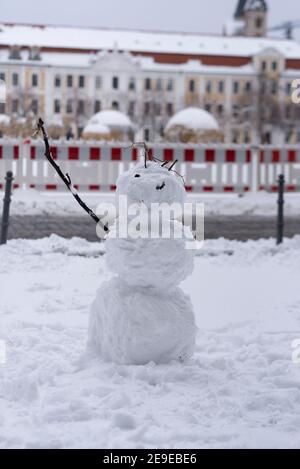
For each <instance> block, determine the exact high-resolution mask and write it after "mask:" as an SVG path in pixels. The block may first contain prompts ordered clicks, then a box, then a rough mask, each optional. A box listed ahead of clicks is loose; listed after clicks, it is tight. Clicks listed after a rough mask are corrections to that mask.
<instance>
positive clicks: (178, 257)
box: [89, 150, 196, 365]
mask: <svg viewBox="0 0 300 469" xmlns="http://www.w3.org/2000/svg"><path fill="white" fill-rule="evenodd" d="M141 153H142V154H141V160H140V161H139V162H138V163H137V164H136V165H134V167H133V168H131V169H129V170H128V171H125V172H124V173H123V174H121V175H120V177H119V178H118V180H117V190H116V199H117V200H118V199H120V198H122V197H126V201H128V204H131V208H132V204H135V209H134V211H135V213H134V214H133V213H130V209H129V210H128V211H127V210H121V213H120V216H119V217H117V218H116V220H115V222H114V224H113V226H112V227H111V230H110V232H109V234H108V236H107V240H106V243H105V244H106V260H107V266H108V267H109V268H110V271H111V272H112V273H113V274H116V275H117V277H116V278H112V279H111V280H109V281H108V282H104V283H103V285H102V286H101V287H100V289H99V290H98V292H97V296H96V299H95V301H94V303H93V306H92V309H91V319H90V326H89V346H90V348H91V349H92V350H94V351H96V352H97V353H99V354H100V355H101V356H102V357H104V358H106V359H109V360H112V361H114V362H115V363H120V364H129V365H145V364H147V363H149V362H155V363H156V364H161V363H169V362H170V361H172V360H179V361H181V362H184V361H186V360H187V359H189V358H190V357H191V356H192V354H193V351H194V345H195V335H196V326H195V318H194V313H193V308H192V304H191V301H190V298H189V297H188V296H187V295H185V294H184V293H183V292H182V291H181V289H180V288H179V287H178V286H179V284H180V283H181V282H182V281H183V280H184V279H185V278H186V277H188V276H189V275H190V274H191V273H192V271H193V265H194V255H195V251H196V249H194V250H193V249H186V242H192V243H194V244H195V241H194V239H193V235H192V232H191V230H190V229H189V228H188V227H184V225H183V224H182V221H177V220H174V212H171V213H170V211H168V214H167V213H164V216H163V217H162V214H161V213H159V208H158V207H159V206H162V204H164V206H166V205H167V208H168V207H169V206H170V204H172V203H177V206H178V207H179V209H180V211H181V213H182V205H183V202H184V200H185V195H186V194H185V190H184V185H183V181H182V179H181V178H179V177H178V176H177V175H176V174H175V173H174V172H172V171H169V170H168V168H167V166H166V165H164V166H163V165H161V164H159V163H156V162H153V161H146V156H145V154H144V152H143V150H142V152H141ZM154 203H155V204H154ZM153 204H154V206H153ZM124 215H125V217H124ZM137 215H138V216H137ZM135 220H136V222H135ZM133 222H135V223H134V227H135V229H132V227H130V224H132V223H133ZM128 224H129V229H128ZM136 225H138V226H139V228H138V233H139V234H141V237H138V238H137V236H136V235H137V231H136V228H137V226H136ZM124 233H125V236H124ZM166 234H167V237H164V236H165V235H166ZM151 235H152V237H151ZM153 235H155V238H153ZM176 235H177V237H176ZM195 247H196V246H195Z"/></svg>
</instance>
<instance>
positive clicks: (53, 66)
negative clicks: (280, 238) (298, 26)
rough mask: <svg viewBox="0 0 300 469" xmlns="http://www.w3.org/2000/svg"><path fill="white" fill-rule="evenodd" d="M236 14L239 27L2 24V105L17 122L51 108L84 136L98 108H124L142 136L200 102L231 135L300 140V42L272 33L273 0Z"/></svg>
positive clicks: (61, 126) (59, 125)
mask: <svg viewBox="0 0 300 469" xmlns="http://www.w3.org/2000/svg"><path fill="white" fill-rule="evenodd" d="M235 21H236V22H237V23H238V24H239V25H240V26H241V24H244V27H243V28H240V29H239V30H238V32H237V31H235V32H233V33H232V34H240V35H239V36H235V35H230V36H225V35H220V36H209V35H198V34H183V33H182V34H181V33H160V32H143V31H121V30H118V31H117V30H106V29H101V30H99V29H82V28H71V27H53V26H36V25H35V26H33V25H15V24H3V25H0V80H2V81H4V82H5V85H6V102H5V103H0V115H1V114H6V115H8V116H9V117H10V119H11V123H12V124H11V128H12V129H15V130H14V131H18V129H19V127H20V126H22V125H24V123H25V121H26V120H28V125H29V126H30V125H32V120H33V119H35V118H36V116H40V115H41V116H42V117H43V118H44V119H45V121H46V123H47V125H48V127H49V126H50V127H51V126H52V127H53V129H56V130H54V131H53V132H54V134H56V133H57V136H60V135H65V134H66V133H67V132H70V131H71V133H72V134H74V135H75V136H78V135H79V136H80V134H81V132H82V129H83V127H84V125H85V124H86V122H87V121H88V119H89V118H90V117H91V116H92V115H93V114H94V113H96V112H98V111H100V110H102V109H118V110H120V111H122V112H124V113H126V114H127V115H128V116H130V118H131V120H132V121H133V122H134V124H135V129H136V139H143V140H151V141H153V140H159V139H162V138H163V131H164V128H165V126H166V124H167V122H168V120H169V119H170V117H171V116H172V115H173V114H174V113H176V112H177V111H179V110H181V109H184V108H186V107H189V106H196V107H200V108H203V109H205V110H207V111H209V112H210V113H212V114H213V115H214V117H215V118H216V119H217V121H218V123H219V125H220V128H221V129H222V130H223V132H224V135H225V141H226V142H233V143H250V142H252V143H259V142H263V143H284V142H291V143H295V142H298V141H300V106H299V105H297V104H293V103H292V100H291V90H292V83H293V81H294V80H295V79H298V78H300V44H298V43H297V42H296V41H293V40H283V39H272V38H268V37H265V33H266V24H267V23H266V21H267V7H266V2H265V1H261V2H259V1H258V0H255V2H252V1H250V0H248V1H247V0H246V1H240V2H238V7H237V10H236V12H235ZM16 129H17V130H16ZM11 132H13V130H11ZM26 132H27V130H26ZM54 136H55V135H54Z"/></svg>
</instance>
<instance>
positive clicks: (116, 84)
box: [112, 77, 119, 90]
mask: <svg viewBox="0 0 300 469" xmlns="http://www.w3.org/2000/svg"><path fill="white" fill-rule="evenodd" d="M112 87H113V89H114V90H117V89H118V88H119V77H113V78H112Z"/></svg>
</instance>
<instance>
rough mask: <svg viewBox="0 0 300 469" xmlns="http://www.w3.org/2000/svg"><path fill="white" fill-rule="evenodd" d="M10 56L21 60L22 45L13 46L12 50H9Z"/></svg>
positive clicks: (12, 58)
mask: <svg viewBox="0 0 300 469" xmlns="http://www.w3.org/2000/svg"><path fill="white" fill-rule="evenodd" d="M9 58H10V59H11V60H21V58H22V57H21V49H20V47H17V46H13V47H11V48H10V51H9Z"/></svg>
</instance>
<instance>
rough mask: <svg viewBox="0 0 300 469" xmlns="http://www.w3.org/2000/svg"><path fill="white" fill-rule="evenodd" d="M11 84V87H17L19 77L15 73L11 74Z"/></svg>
mask: <svg viewBox="0 0 300 469" xmlns="http://www.w3.org/2000/svg"><path fill="white" fill-rule="evenodd" d="M12 84H13V86H18V84H19V75H18V74H17V73H13V74H12Z"/></svg>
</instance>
